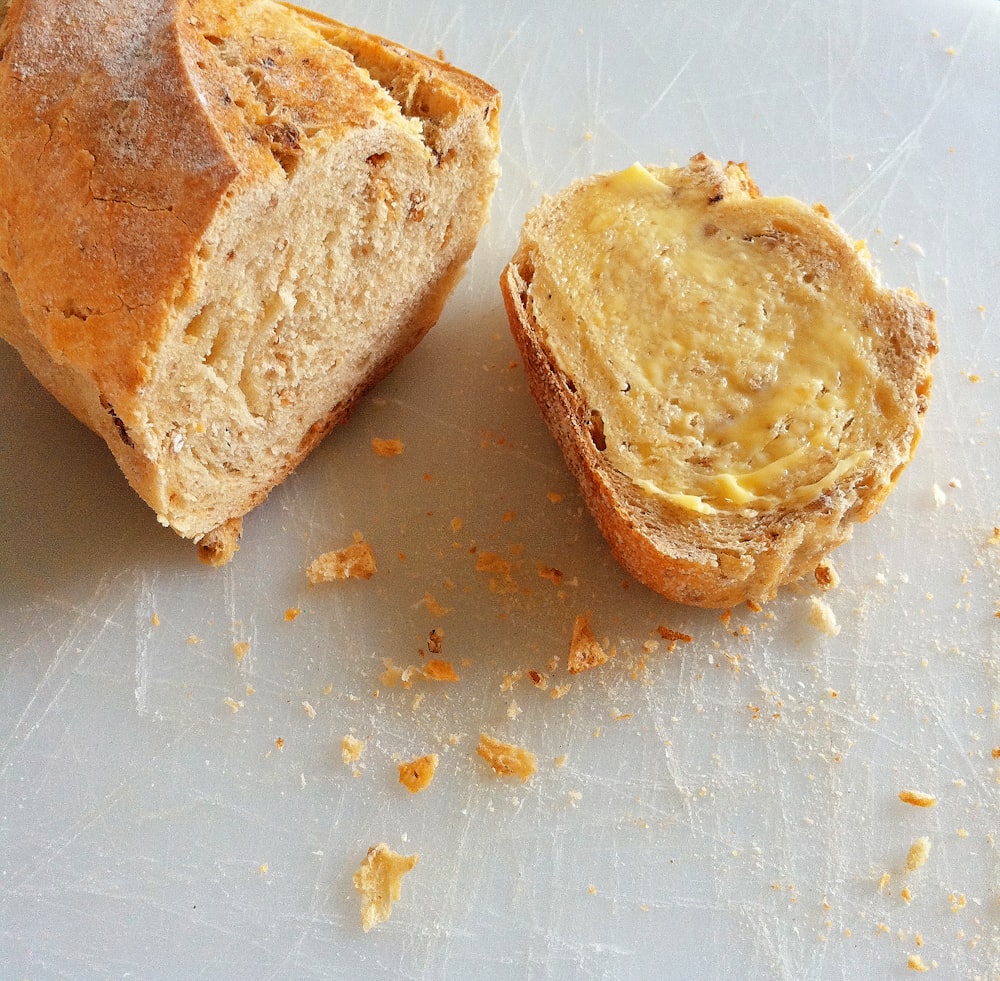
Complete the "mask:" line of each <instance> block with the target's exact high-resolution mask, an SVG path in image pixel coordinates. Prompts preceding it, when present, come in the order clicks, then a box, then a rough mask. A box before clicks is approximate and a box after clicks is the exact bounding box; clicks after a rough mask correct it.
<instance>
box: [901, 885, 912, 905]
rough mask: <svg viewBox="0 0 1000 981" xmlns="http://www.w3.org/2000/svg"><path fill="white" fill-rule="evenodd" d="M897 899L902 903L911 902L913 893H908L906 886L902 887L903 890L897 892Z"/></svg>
mask: <svg viewBox="0 0 1000 981" xmlns="http://www.w3.org/2000/svg"><path fill="white" fill-rule="evenodd" d="M899 898H900V899H902V900H903V902H904V903H909V902H912V901H913V893H911V892H910V889H909V887H908V886H903V888H902V889H900V890H899Z"/></svg>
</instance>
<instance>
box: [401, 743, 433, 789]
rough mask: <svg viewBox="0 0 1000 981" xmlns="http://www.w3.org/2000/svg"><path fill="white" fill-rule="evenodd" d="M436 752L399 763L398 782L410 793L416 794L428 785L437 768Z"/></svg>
mask: <svg viewBox="0 0 1000 981" xmlns="http://www.w3.org/2000/svg"><path fill="white" fill-rule="evenodd" d="M437 765H438V756H437V753H428V754H427V755H426V756H418V757H417V758H416V759H415V760H410V761H409V762H408V763H400V764H399V782H400V783H401V784H402V785H403V786H404V787H405V788H406V789H407V790H408V791H409V792H410V793H411V794H416V793H419V792H420V791H421V790H423V789H424V788H426V787H427V786H429V785H430V782H431V781H432V780H433V779H434V771H435V770H437Z"/></svg>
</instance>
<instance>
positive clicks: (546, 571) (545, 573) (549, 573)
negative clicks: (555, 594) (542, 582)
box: [538, 565, 563, 586]
mask: <svg viewBox="0 0 1000 981" xmlns="http://www.w3.org/2000/svg"><path fill="white" fill-rule="evenodd" d="M538 575H539V576H540V577H541V578H542V579H548V581H549V582H551V583H552V584H553V585H555V586H561V585H562V581H563V574H562V572H560V571H559V569H555V568H553V567H551V566H547V565H540V566H539V567H538Z"/></svg>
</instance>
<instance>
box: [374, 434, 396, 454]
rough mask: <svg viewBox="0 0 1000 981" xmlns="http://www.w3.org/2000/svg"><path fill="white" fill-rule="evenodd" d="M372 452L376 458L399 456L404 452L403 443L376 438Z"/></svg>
mask: <svg viewBox="0 0 1000 981" xmlns="http://www.w3.org/2000/svg"><path fill="white" fill-rule="evenodd" d="M372 450H373V451H374V453H375V455H376V456H399V454H400V453H402V452H403V441H402V440H401V439H381V438H379V437H378V436H375V437H373V438H372Z"/></svg>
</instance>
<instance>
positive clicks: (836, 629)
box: [809, 596, 840, 637]
mask: <svg viewBox="0 0 1000 981" xmlns="http://www.w3.org/2000/svg"><path fill="white" fill-rule="evenodd" d="M809 623H810V625H811V626H813V627H815V628H816V629H817V630H819V631H821V632H822V633H824V634H826V635H827V636H828V637H836V636H837V634H839V633H840V624H839V623H837V617H836V614H835V613H834V612H833V609H832V608H831V606H830V604H829V603H827V602H826V600H822V599H820V598H819V597H818V596H810V597H809Z"/></svg>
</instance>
